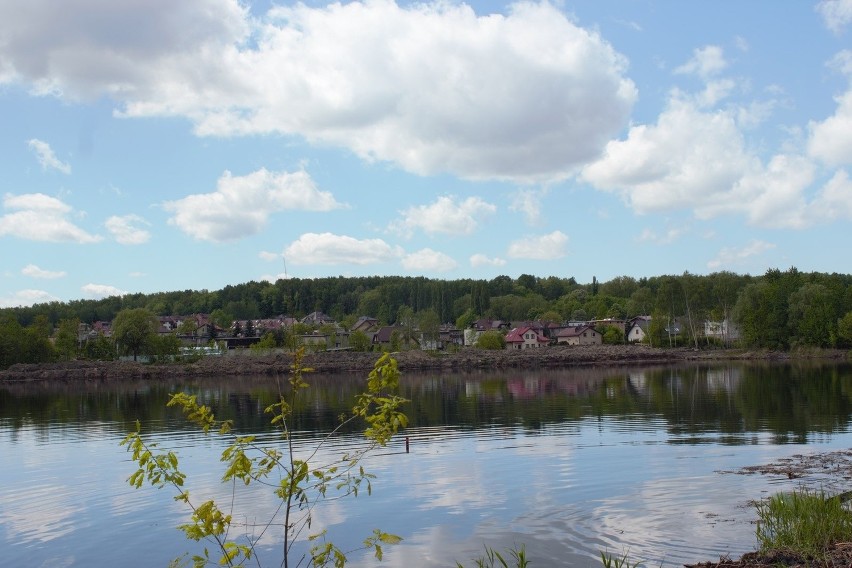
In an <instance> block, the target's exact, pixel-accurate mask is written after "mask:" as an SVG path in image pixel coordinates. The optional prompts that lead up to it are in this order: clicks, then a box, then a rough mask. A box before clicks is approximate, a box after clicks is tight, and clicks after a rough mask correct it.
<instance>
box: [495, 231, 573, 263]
mask: <svg viewBox="0 0 852 568" xmlns="http://www.w3.org/2000/svg"><path fill="white" fill-rule="evenodd" d="M507 254H508V256H509V257H510V258H526V259H531V260H555V259H557V258H562V257H564V256H565V255H566V254H568V236H567V235H566V234H565V233H563V232H562V231H553V232H552V233H549V234H547V235H528V236H526V237H523V238H521V239H518V240H516V241H513V242H512V243H511V244H510V245H509V251H508V253H507Z"/></svg>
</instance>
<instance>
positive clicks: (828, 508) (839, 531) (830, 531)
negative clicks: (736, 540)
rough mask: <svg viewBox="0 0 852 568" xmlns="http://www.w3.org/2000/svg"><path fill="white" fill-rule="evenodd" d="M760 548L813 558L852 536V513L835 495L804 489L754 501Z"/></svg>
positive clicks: (818, 556) (847, 540)
mask: <svg viewBox="0 0 852 568" xmlns="http://www.w3.org/2000/svg"><path fill="white" fill-rule="evenodd" d="M757 515H758V518H759V520H758V523H757V530H756V533H757V540H758V543H759V545H760V548H761V550H762V551H764V552H765V551H769V550H790V551H793V552H795V553H798V554H802V555H804V556H807V557H810V558H812V559H818V558H820V557H821V556H822V555H823V554H824V553H825V552H826V550H827V549H828V547H829V546H830V545H832V544H834V543H838V542H849V541H850V539H852V512H850V510H849V509H848V508H847V507H846V506H845V505H844V504H843V503H841V501H840V499H839V498H838V497H827V496H826V495H825V494H824V493H822V492H810V491H807V490H801V491H794V492H792V493H779V494H777V495H774V496H772V497H771V498H770V499H769V500H767V501H762V502H760V503H758V504H757Z"/></svg>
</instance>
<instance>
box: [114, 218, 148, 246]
mask: <svg viewBox="0 0 852 568" xmlns="http://www.w3.org/2000/svg"><path fill="white" fill-rule="evenodd" d="M104 224H105V225H106V228H107V230H108V231H109V232H110V234H111V235H112V237H113V238H114V239H115V240H116V242H118V243H120V244H122V245H141V244H143V243H147V242H148V240H149V239H150V238H151V233H150V232H149V231H148V230H147V229H143V228H142V227H140V225H150V223H148V222H147V221H146V220H145V219H143V218H142V217H140V216H139V215H124V216H117V215H113V216H112V217H110V218H109V219H107V220H106V223H104Z"/></svg>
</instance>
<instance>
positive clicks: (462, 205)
mask: <svg viewBox="0 0 852 568" xmlns="http://www.w3.org/2000/svg"><path fill="white" fill-rule="evenodd" d="M496 211H497V207H496V206H495V205H493V204H491V203H488V202H486V201H485V200H483V199H481V198H479V197H468V198H467V199H465V200H463V201H459V200H458V198H456V197H455V196H451V195H449V196H441V197H439V198H438V199H437V201H435V203H432V204H430V205H419V206H415V207H409V208H408V209H406V210H405V211H401V212H400V213H401V214H402V219H401V220H399V221H396V222H394V223H392V224H391V229H392V230H395V231H398V232H400V233H403V234H408V235H410V234H411V233H412V232H413V231H414V230H415V229H421V230H422V231H424V232H426V233H430V234H435V233H443V234H446V235H457V236H461V235H470V234H472V233H473V232H474V231H476V229H477V228H478V227H479V224H480V223H481V222H482V221H483V220H484V219H486V218H487V217H489V216H491V215H493V214H494V213H495V212H496Z"/></svg>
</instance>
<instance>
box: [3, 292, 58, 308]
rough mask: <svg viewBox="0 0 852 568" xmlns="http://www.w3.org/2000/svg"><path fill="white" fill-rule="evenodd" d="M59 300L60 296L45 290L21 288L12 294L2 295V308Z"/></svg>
mask: <svg viewBox="0 0 852 568" xmlns="http://www.w3.org/2000/svg"><path fill="white" fill-rule="evenodd" d="M58 301H60V300H59V298H57V297H56V296H54V295H53V294H50V293H49V292H45V291H44V290H19V291H17V292H15V293H14V294H12V295H11V296H5V297H3V296H0V308H19V307H27V306H32V305H33V304H45V303H49V302H58Z"/></svg>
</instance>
